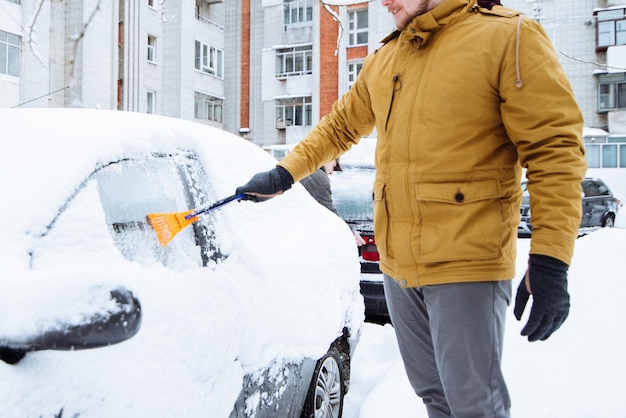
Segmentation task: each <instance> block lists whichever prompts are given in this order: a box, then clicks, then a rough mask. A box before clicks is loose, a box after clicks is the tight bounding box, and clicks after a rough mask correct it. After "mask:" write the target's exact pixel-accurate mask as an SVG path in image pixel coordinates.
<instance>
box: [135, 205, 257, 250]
mask: <svg viewBox="0 0 626 418" xmlns="http://www.w3.org/2000/svg"><path fill="white" fill-rule="evenodd" d="M244 196H245V194H244V193H238V194H234V195H232V196H228V197H226V198H224V199H222V200H218V201H217V202H215V203H213V204H212V205H210V206H205V207H202V208H198V209H190V210H187V211H184V212H175V213H149V214H148V215H147V216H146V219H147V220H148V223H149V224H150V225H152V228H153V229H154V232H156V235H157V238H158V240H159V242H160V243H161V245H162V246H163V247H165V246H166V245H167V244H168V243H169V242H170V241H171V240H172V239H173V238H174V237H175V236H176V234H178V233H179V232H180V231H182V230H183V229H184V228H185V227H187V226H189V225H191V224H192V223H194V222H195V221H197V220H198V219H200V215H202V214H204V213H207V212H210V211H212V210H213V209H217V208H219V207H222V206H224V205H225V204H227V203H230V202H234V201H238V200H241V199H243V198H244Z"/></svg>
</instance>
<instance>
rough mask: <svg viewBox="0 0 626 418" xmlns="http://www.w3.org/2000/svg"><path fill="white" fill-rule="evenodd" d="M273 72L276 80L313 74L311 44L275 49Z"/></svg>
mask: <svg viewBox="0 0 626 418" xmlns="http://www.w3.org/2000/svg"><path fill="white" fill-rule="evenodd" d="M290 67H291V69H289V68H290ZM274 71H275V75H276V78H286V77H294V76H300V75H308V74H313V44H306V45H296V46H292V47H288V48H280V49H277V50H276V55H275V69H274Z"/></svg>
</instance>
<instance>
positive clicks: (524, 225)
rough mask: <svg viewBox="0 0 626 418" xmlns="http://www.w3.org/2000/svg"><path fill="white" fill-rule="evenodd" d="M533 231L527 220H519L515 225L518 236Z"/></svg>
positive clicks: (529, 233) (530, 233)
mask: <svg viewBox="0 0 626 418" xmlns="http://www.w3.org/2000/svg"><path fill="white" fill-rule="evenodd" d="M532 233H533V227H532V225H531V224H530V223H529V222H526V221H520V222H519V224H518V225H517V235H518V236H530V235H532Z"/></svg>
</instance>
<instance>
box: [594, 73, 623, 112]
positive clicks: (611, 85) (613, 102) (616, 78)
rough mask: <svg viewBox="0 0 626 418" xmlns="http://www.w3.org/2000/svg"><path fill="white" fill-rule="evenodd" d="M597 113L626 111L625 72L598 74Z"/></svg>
mask: <svg viewBox="0 0 626 418" xmlns="http://www.w3.org/2000/svg"><path fill="white" fill-rule="evenodd" d="M597 94H598V113H606V112H610V111H613V110H620V109H626V72H613V73H604V74H598V90H597Z"/></svg>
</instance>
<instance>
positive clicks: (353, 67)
mask: <svg viewBox="0 0 626 418" xmlns="http://www.w3.org/2000/svg"><path fill="white" fill-rule="evenodd" d="M361 68H363V61H354V62H349V63H348V88H350V87H352V85H353V84H354V82H355V81H356V78H357V76H358V75H359V73H360V72H361Z"/></svg>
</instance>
